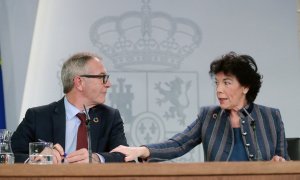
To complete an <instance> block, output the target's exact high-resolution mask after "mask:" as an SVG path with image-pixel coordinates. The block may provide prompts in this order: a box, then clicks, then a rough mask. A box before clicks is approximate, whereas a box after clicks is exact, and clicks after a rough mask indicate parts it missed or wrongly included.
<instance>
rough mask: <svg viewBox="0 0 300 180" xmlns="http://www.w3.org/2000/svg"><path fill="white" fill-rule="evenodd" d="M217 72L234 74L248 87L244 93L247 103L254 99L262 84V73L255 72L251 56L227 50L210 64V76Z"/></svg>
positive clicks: (255, 68)
mask: <svg viewBox="0 0 300 180" xmlns="http://www.w3.org/2000/svg"><path fill="white" fill-rule="evenodd" d="M219 72H223V73H224V74H225V75H233V76H235V77H236V78H237V80H238V81H239V83H240V84H241V85H242V86H245V87H248V88H249V90H248V92H247V94H246V99H247V101H248V103H252V102H253V101H254V100H255V98H256V96H257V94H258V92H259V89H260V87H261V84H262V75H261V74H259V73H258V72H257V66H256V63H255V61H254V59H253V58H252V57H251V56H249V55H239V54H237V53H235V52H229V53H228V54H225V55H223V56H222V57H220V58H218V59H216V60H214V61H213V62H212V63H211V64H210V71H209V74H210V76H211V77H212V78H213V77H214V76H215V75H216V74H217V73H219Z"/></svg>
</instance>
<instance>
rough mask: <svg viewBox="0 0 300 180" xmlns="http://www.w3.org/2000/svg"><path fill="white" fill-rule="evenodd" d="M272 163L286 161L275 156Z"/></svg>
mask: <svg viewBox="0 0 300 180" xmlns="http://www.w3.org/2000/svg"><path fill="white" fill-rule="evenodd" d="M271 161H274V162H284V161H285V159H284V158H283V157H281V156H277V155H275V156H273V158H272V159H271Z"/></svg>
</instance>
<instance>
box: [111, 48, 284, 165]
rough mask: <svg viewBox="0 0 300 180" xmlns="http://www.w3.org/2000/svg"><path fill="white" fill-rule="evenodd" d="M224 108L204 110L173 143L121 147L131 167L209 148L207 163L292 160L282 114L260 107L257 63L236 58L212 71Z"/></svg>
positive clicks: (232, 55)
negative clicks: (200, 146) (136, 162)
mask: <svg viewBox="0 0 300 180" xmlns="http://www.w3.org/2000/svg"><path fill="white" fill-rule="evenodd" d="M209 74H210V75H211V77H212V78H213V79H214V80H215V84H216V96H217V99H218V100H219V106H207V107H202V108H201V109H200V113H199V114H198V117H197V119H196V120H195V121H194V122H193V123H192V124H191V125H189V126H188V127H187V128H186V129H185V130H184V131H183V132H181V133H178V134H176V135H175V136H173V137H172V138H170V139H169V140H167V141H165V142H162V143H157V144H148V145H143V146H141V147H126V146H119V147H118V148H116V149H114V150H113V151H112V152H121V153H123V154H124V155H125V156H126V157H125V161H131V160H134V159H135V158H137V157H139V158H141V159H143V160H148V161H162V160H169V159H173V158H176V157H179V156H182V155H183V154H185V153H187V152H188V151H190V150H191V149H192V148H194V147H195V146H197V145H198V144H200V143H202V144H203V149H204V155H205V161H260V160H266V161H268V160H273V161H285V160H289V156H288V153H287V142H286V139H285V132H284V125H283V122H282V120H281V115H280V111H279V110H278V109H276V108H271V107H266V106H262V105H258V104H255V103H254V100H255V99H256V96H257V94H258V92H259V89H260V87H261V84H262V81H261V80H262V76H261V75H260V74H259V73H258V71H257V66H256V63H255V61H254V59H253V58H252V57H251V56H249V55H238V54H236V53H234V52H230V53H228V54H225V55H223V56H222V57H220V58H218V59H216V60H215V61H213V62H212V63H211V65H210V72H209Z"/></svg>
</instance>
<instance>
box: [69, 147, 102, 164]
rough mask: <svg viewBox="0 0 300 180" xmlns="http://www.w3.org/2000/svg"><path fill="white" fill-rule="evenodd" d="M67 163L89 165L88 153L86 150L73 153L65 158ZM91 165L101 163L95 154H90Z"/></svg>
mask: <svg viewBox="0 0 300 180" xmlns="http://www.w3.org/2000/svg"><path fill="white" fill-rule="evenodd" d="M65 161H67V162H68V163H89V152H88V150H87V149H86V148H82V149H79V150H77V151H74V152H72V153H70V154H68V156H67V157H66V158H65ZM92 163H101V162H100V159H99V157H98V155H97V154H96V153H93V154H92Z"/></svg>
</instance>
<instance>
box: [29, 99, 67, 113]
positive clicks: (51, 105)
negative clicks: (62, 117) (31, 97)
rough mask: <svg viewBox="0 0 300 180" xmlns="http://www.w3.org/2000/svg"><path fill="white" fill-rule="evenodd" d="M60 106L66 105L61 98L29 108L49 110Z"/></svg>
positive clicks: (39, 110) (40, 110)
mask: <svg viewBox="0 0 300 180" xmlns="http://www.w3.org/2000/svg"><path fill="white" fill-rule="evenodd" d="M58 106H62V107H64V102H63V100H62V99H61V100H59V101H54V102H51V103H49V104H45V105H41V106H36V107H32V108H29V109H28V110H29V111H36V112H48V111H55V110H57V107H58Z"/></svg>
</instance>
